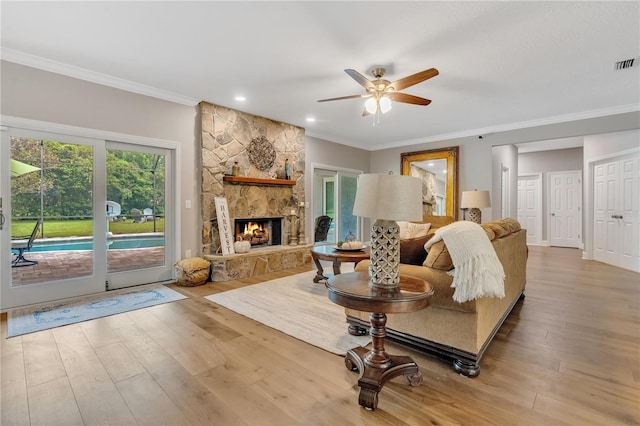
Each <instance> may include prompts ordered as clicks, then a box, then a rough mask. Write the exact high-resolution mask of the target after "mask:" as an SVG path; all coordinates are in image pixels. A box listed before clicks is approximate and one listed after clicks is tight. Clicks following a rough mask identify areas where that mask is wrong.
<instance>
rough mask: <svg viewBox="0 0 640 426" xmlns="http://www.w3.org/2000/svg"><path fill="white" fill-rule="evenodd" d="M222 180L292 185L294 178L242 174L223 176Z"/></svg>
mask: <svg viewBox="0 0 640 426" xmlns="http://www.w3.org/2000/svg"><path fill="white" fill-rule="evenodd" d="M222 180H223V181H224V182H229V183H233V184H241V185H282V186H294V185H295V184H296V181H295V180H289V179H262V178H252V177H243V176H223V177H222Z"/></svg>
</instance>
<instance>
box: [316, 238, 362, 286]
mask: <svg viewBox="0 0 640 426" xmlns="http://www.w3.org/2000/svg"><path fill="white" fill-rule="evenodd" d="M369 256H370V252H369V247H365V248H363V249H362V250H338V249H336V248H334V247H333V246H330V245H323V246H315V247H313V249H311V257H312V258H313V262H314V263H315V264H316V267H317V268H318V272H317V273H316V276H315V277H313V282H314V283H317V282H320V281H326V280H328V279H329V277H327V276H325V275H324V270H323V269H322V265H321V264H320V261H321V260H326V261H328V262H333V274H334V275H338V274H340V265H341V264H342V262H353V263H354V264H355V265H357V264H358V262H360V261H361V260H366V259H369Z"/></svg>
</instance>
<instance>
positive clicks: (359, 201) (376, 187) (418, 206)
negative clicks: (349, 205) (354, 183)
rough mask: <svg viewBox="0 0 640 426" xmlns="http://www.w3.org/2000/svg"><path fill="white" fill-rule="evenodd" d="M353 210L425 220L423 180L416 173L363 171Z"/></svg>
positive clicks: (371, 215)
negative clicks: (414, 175)
mask: <svg viewBox="0 0 640 426" xmlns="http://www.w3.org/2000/svg"><path fill="white" fill-rule="evenodd" d="M353 214H354V215H355V216H362V217H368V218H371V219H382V220H408V221H410V220H414V221H417V220H422V181H421V180H420V179H419V178H416V177H412V176H399V175H391V174H362V175H360V176H358V189H357V191H356V200H355V202H354V205H353Z"/></svg>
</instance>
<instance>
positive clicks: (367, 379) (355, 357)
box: [326, 272, 433, 410]
mask: <svg viewBox="0 0 640 426" xmlns="http://www.w3.org/2000/svg"><path fill="white" fill-rule="evenodd" d="M326 286H327V289H328V291H329V292H328V296H329V299H330V300H331V301H332V302H334V303H336V304H338V305H340V306H344V307H346V308H351V309H356V310H359V311H365V312H371V315H370V321H371V329H370V330H369V333H370V334H371V341H372V346H373V347H372V349H371V350H367V349H365V348H363V347H357V348H353V349H350V350H349V351H348V352H347V355H346V357H345V360H344V362H345V365H346V366H347V368H348V369H349V370H352V371H353V370H358V372H359V374H360V375H359V376H358V386H359V387H360V394H359V396H358V403H359V404H360V405H361V406H363V407H364V408H367V409H370V410H375V409H376V408H377V406H378V393H379V392H380V390H382V387H383V386H384V384H385V383H386V382H387V381H389V380H391V379H393V378H394V377H397V376H401V375H402V376H405V377H406V378H407V380H408V381H409V384H410V385H411V386H420V385H421V384H422V373H421V372H420V370H419V369H418V364H416V363H415V362H414V361H413V360H412V359H411V357H408V356H396V355H389V354H387V352H386V351H385V349H384V340H385V337H386V336H387V331H386V328H385V325H386V323H387V315H386V314H388V313H404V312H414V311H419V310H421V309H424V308H426V307H427V306H429V304H430V303H431V296H432V295H433V288H431V285H429V283H427V282H425V281H424V280H421V279H419V278H414V277H400V284H399V286H398V288H396V289H393V290H387V289H383V288H379V287H374V286H373V285H372V283H371V282H370V281H369V275H368V273H366V272H351V273H347V274H341V275H336V276H334V277H333V278H330V279H329V280H328V281H327V283H326Z"/></svg>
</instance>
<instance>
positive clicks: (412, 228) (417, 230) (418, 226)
mask: <svg viewBox="0 0 640 426" xmlns="http://www.w3.org/2000/svg"><path fill="white" fill-rule="evenodd" d="M397 223H398V227H399V228H400V239H401V240H406V239H409V238H418V237H424V236H425V235H427V233H428V232H429V228H431V224H430V223H414V222H406V221H398V222H397Z"/></svg>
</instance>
